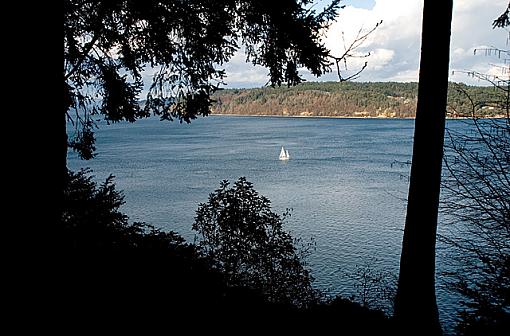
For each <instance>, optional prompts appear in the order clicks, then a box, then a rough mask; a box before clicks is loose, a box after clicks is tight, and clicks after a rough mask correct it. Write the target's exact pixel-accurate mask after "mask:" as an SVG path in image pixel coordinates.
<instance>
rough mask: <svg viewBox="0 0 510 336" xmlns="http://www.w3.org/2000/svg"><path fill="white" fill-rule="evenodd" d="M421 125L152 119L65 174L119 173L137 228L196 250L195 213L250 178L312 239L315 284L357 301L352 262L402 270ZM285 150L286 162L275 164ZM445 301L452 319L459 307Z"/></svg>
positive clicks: (105, 135)
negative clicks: (150, 228) (224, 183)
mask: <svg viewBox="0 0 510 336" xmlns="http://www.w3.org/2000/svg"><path fill="white" fill-rule="evenodd" d="M413 128H414V120H375V119H315V118H313V119H312V118H306V119H305V118H270V117H227V116H221V117H220V116H212V117H208V118H201V119H198V120H195V121H193V122H192V123H191V124H179V123H177V122H173V123H172V122H160V121H158V120H157V119H147V120H140V121H138V122H136V123H134V124H124V123H121V124H115V125H109V126H106V125H101V127H100V129H99V130H98V131H97V133H96V134H97V148H98V151H97V157H96V158H95V159H93V160H91V161H89V162H84V161H80V160H79V159H77V157H76V155H75V154H73V153H70V155H69V165H70V168H71V169H78V168H79V167H90V168H92V169H93V171H94V174H95V175H96V177H98V179H103V180H104V178H105V177H106V176H107V175H108V174H110V173H112V174H113V175H115V176H116V184H117V187H118V189H119V190H124V192H125V196H126V198H125V200H126V204H125V206H124V208H123V211H125V212H126V213H127V214H128V215H129V216H130V219H131V220H132V221H145V222H147V223H150V224H153V225H155V226H157V227H160V228H163V229H165V230H173V231H176V232H178V233H180V234H181V235H182V236H184V237H185V238H186V239H187V240H189V241H193V237H194V233H193V231H192V230H191V225H192V223H193V221H194V215H195V210H196V209H197V207H198V204H199V203H201V202H206V201H207V198H208V195H209V193H211V192H212V191H214V190H215V189H216V188H218V187H219V182H220V181H221V180H224V179H227V180H231V181H234V180H236V179H237V178H238V177H240V176H246V177H247V179H248V180H249V181H251V182H252V183H253V184H254V187H255V189H256V190H257V191H259V193H261V194H263V195H265V196H266V197H268V198H269V199H270V200H271V201H272V205H273V209H274V210H275V211H276V212H278V213H283V212H284V211H285V209H286V208H291V209H292V216H291V218H290V219H289V220H288V221H287V223H286V225H287V229H288V230H289V231H291V232H292V233H293V235H294V236H297V237H301V238H303V239H304V240H308V239H310V238H312V237H313V238H314V239H315V242H316V243H317V250H316V251H315V252H314V253H313V254H312V256H311V258H310V264H311V267H312V269H313V274H314V276H315V277H316V282H315V285H316V286H317V287H319V288H322V289H327V290H328V291H329V293H331V294H339V293H340V294H344V295H349V294H350V293H353V291H354V289H353V287H352V283H351V281H350V280H348V279H347V280H346V277H345V276H344V275H345V273H350V272H353V271H354V270H355V265H363V264H366V263H367V262H368V263H370V264H371V267H372V268H374V269H379V270H385V271H391V272H394V273H395V274H397V273H398V262H399V255H400V247H401V240H402V233H403V224H404V217H405V200H404V198H405V197H406V194H407V186H408V185H407V184H408V180H407V174H408V171H409V167H408V166H407V165H401V164H399V163H400V162H405V161H407V160H410V159H411V154H412V136H413ZM281 146H285V148H286V149H288V150H289V153H290V155H291V159H290V160H289V161H288V162H283V161H279V160H278V155H279V152H280V148H281ZM439 259H441V257H440V258H439ZM438 267H441V260H438ZM438 296H439V297H438V300H439V306H440V311H441V314H442V318H443V320H445V321H450V320H451V313H452V307H453V306H454V302H452V300H451V299H450V298H448V297H447V296H446V294H445V293H444V292H441V291H440V292H439V294H438Z"/></svg>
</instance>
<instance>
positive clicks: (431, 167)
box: [395, 0, 453, 335]
mask: <svg viewBox="0 0 510 336" xmlns="http://www.w3.org/2000/svg"><path fill="white" fill-rule="evenodd" d="M452 5H453V1H452V0H443V1H432V0H425V1H424V7H423V26H422V46H421V60H420V79H419V85H418V104H417V110H416V120H415V132H414V145H413V159H412V165H411V179H410V185H409V194H408V203H407V216H406V223H405V229H404V240H403V244H402V254H401V258H400V276H399V283H398V291H397V297H396V302H395V318H396V320H397V321H398V323H399V325H400V326H401V328H402V332H403V334H407V335H414V334H416V333H417V332H418V331H419V332H420V334H423V335H441V334H442V330H441V326H440V324H439V317H438V310H437V304H436V295H435V247H436V231H437V214H438V206H439V191H440V182H441V165H442V158H443V141H444V126H445V114H446V97H447V90H448V72H449V70H448V63H449V53H450V32H451V18H452Z"/></svg>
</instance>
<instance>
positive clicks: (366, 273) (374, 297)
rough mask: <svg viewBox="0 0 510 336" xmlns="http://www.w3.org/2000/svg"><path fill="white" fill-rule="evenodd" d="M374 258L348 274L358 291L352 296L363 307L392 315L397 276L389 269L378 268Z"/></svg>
mask: <svg viewBox="0 0 510 336" xmlns="http://www.w3.org/2000/svg"><path fill="white" fill-rule="evenodd" d="M375 261H376V260H375V259H372V260H370V261H367V262H365V263H364V264H363V265H356V270H355V271H354V272H351V273H347V274H346V276H347V277H349V278H351V279H352V280H353V281H354V289H355V290H356V292H355V293H354V294H353V295H352V296H351V297H350V299H351V300H353V301H355V302H359V303H360V304H361V305H362V306H363V307H367V308H370V309H374V310H378V311H382V312H384V313H385V314H386V315H387V316H392V315H393V311H394V304H395V294H396V292H397V276H396V275H395V274H393V273H391V272H389V271H382V270H377V269H375V268H374V266H373V264H374V262H375Z"/></svg>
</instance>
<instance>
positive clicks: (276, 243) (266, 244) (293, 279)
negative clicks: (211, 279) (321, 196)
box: [193, 177, 318, 307]
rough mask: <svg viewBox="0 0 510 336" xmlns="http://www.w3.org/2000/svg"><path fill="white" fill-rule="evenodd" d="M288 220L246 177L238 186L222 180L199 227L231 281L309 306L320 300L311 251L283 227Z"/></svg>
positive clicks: (208, 249) (278, 299)
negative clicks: (311, 267)
mask: <svg viewBox="0 0 510 336" xmlns="http://www.w3.org/2000/svg"><path fill="white" fill-rule="evenodd" d="M285 218H286V214H285V215H284V216H283V218H282V217H280V216H279V215H277V214H276V213H274V212H272V211H271V202H270V201H269V199H267V198H266V197H264V196H261V195H259V194H258V193H257V192H256V191H255V190H254V189H253V185H252V184H251V183H250V182H248V181H246V178H244V177H241V178H240V179H239V180H238V181H237V182H235V183H234V185H233V186H232V187H230V184H229V182H228V181H223V182H221V184H220V188H219V189H218V190H216V191H215V192H214V193H212V194H211V195H210V196H209V201H208V202H207V203H203V204H200V206H199V208H198V210H197V215H196V218H195V223H194V224H193V229H194V230H196V231H197V232H198V234H199V236H198V243H199V246H200V247H201V248H202V249H203V251H204V253H205V254H206V255H207V256H209V257H211V258H212V259H213V260H214V261H215V262H216V267H217V268H218V269H220V270H221V271H222V272H223V273H224V274H225V276H226V277H227V281H228V283H229V285H231V286H248V287H250V288H255V289H259V290H261V291H262V292H263V293H264V294H265V295H266V297H267V298H268V299H269V300H270V301H271V302H278V303H290V304H292V305H296V306H299V307H302V306H307V305H309V304H311V303H313V302H314V301H316V300H317V299H318V296H317V294H318V293H317V292H316V291H315V290H314V289H313V288H312V286H311V282H312V277H311V275H310V272H309V271H308V269H307V268H306V263H305V259H304V258H305V257H306V254H307V253H308V250H307V246H304V247H303V246H296V242H295V241H294V240H293V239H292V237H291V236H290V234H288V233H287V232H285V231H284V230H283V220H284V219H285ZM308 247H309V246H308Z"/></svg>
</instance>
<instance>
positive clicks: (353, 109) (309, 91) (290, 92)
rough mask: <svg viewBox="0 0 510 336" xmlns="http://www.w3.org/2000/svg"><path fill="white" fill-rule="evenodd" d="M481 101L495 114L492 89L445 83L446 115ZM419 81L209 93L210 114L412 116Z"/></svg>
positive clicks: (457, 114)
mask: <svg viewBox="0 0 510 336" xmlns="http://www.w3.org/2000/svg"><path fill="white" fill-rule="evenodd" d="M462 91H465V92H466V93H468V94H469V96H470V97H471V98H472V99H473V101H477V102H480V101H482V102H484V104H485V105H486V106H485V107H484V108H483V111H484V114H485V115H486V116H491V117H494V116H497V115H499V114H500V112H499V111H498V109H497V107H496V106H495V104H493V103H492V102H493V101H496V99H495V98H494V97H495V95H496V92H495V89H494V88H493V87H479V86H467V85H464V84H454V83H450V86H449V93H448V105H449V108H448V115H449V116H450V117H461V116H469V115H470V114H471V108H470V106H471V105H470V102H469V100H468V99H467V97H466V95H465V94H464V93H463V92H462ZM417 92H418V83H397V82H379V83H359V82H343V83H338V82H309V83H303V84H300V85H298V86H295V87H290V88H289V87H280V88H271V87H265V88H257V89H227V90H221V91H219V92H217V93H216V94H215V95H214V99H215V100H216V103H214V104H213V112H214V113H217V114H237V115H276V116H321V117H322V116H334V117H370V118H413V117H414V116H415V109H416V96H417Z"/></svg>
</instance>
